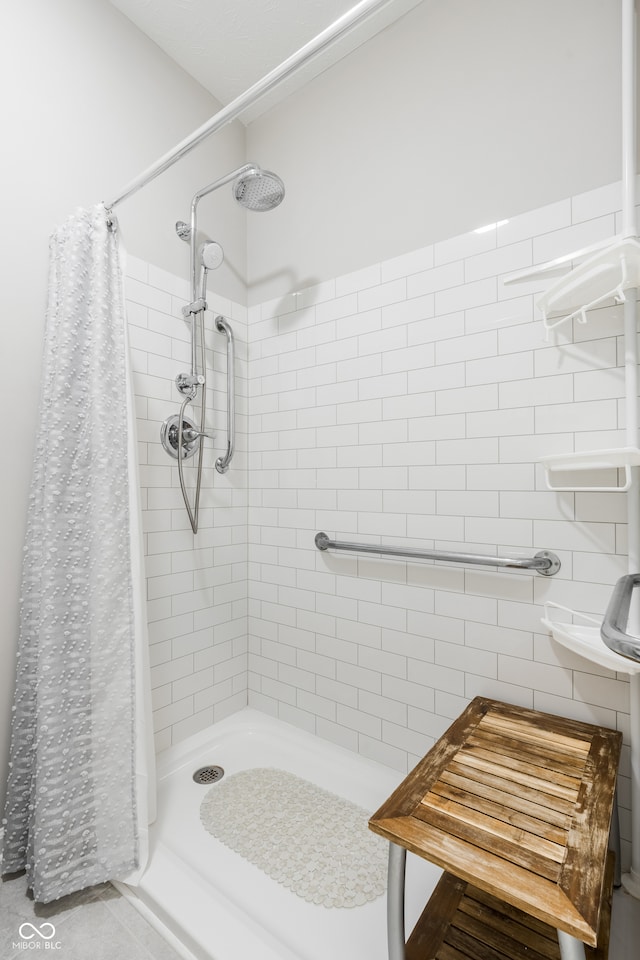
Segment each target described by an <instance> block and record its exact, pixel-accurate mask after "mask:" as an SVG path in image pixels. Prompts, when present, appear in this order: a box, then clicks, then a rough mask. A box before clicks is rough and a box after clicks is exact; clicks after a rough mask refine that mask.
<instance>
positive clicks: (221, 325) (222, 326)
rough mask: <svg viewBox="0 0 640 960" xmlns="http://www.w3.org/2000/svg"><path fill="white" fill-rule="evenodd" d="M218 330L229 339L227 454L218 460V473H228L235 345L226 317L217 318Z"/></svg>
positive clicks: (232, 442)
mask: <svg viewBox="0 0 640 960" xmlns="http://www.w3.org/2000/svg"><path fill="white" fill-rule="evenodd" d="M216 330H219V331H220V333H224V334H225V335H226V337H227V452H226V453H225V455H224V456H223V457H218V459H217V460H216V470H217V471H218V473H226V472H227V470H228V469H229V464H230V463H231V459H232V457H233V453H234V448H235V396H236V395H235V375H234V370H235V345H234V340H233V332H232V330H231V327H230V326H229V324H228V323H227V321H226V320H225V318H224V317H216Z"/></svg>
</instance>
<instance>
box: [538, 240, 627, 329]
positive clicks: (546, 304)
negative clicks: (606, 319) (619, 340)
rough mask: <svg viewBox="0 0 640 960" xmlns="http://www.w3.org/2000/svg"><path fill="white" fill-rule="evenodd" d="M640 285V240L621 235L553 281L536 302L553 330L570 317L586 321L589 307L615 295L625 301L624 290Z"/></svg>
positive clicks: (547, 324)
mask: <svg viewBox="0 0 640 960" xmlns="http://www.w3.org/2000/svg"><path fill="white" fill-rule="evenodd" d="M638 286H640V243H639V242H638V240H637V239H636V238H635V237H617V238H615V239H614V240H613V241H612V242H611V243H610V244H609V245H608V246H606V247H605V248H604V249H602V250H598V251H597V252H596V253H594V254H593V255H592V256H590V257H588V258H587V259H586V260H583V262H582V263H580V264H578V266H576V267H574V269H573V270H571V271H569V273H567V274H565V275H564V276H562V277H560V278H559V279H558V280H556V281H555V282H554V283H552V284H551V286H550V287H549V289H548V290H547V291H546V292H545V293H544V294H543V295H542V296H541V297H540V298H539V300H538V301H537V302H536V306H537V307H538V309H539V310H540V311H541V313H542V317H543V320H544V325H545V328H546V329H547V330H553V329H554V327H557V326H559V325H560V324H561V323H565V322H566V321H568V320H573V319H577V320H578V321H579V322H580V323H585V322H586V319H587V311H588V310H592V309H593V308H594V307H597V306H599V305H600V304H602V303H604V302H605V301H607V300H611V299H614V300H616V301H618V302H619V303H622V302H624V300H625V293H624V291H625V290H628V289H630V288H631V287H638ZM552 314H553V315H554V316H553V317H551V315H552ZM557 314H562V315H561V316H556V315H557Z"/></svg>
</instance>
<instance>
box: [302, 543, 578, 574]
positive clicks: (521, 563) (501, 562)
mask: <svg viewBox="0 0 640 960" xmlns="http://www.w3.org/2000/svg"><path fill="white" fill-rule="evenodd" d="M315 544H316V547H317V548H318V550H344V551H346V552H349V553H377V554H383V555H384V556H387V557H408V558H409V559H411V560H443V561H445V562H447V563H472V564H479V565H482V566H486V567H511V568H515V569H517V570H535V572H536V573H539V574H541V575H542V576H543V577H553V576H555V574H556V573H557V572H558V570H559V569H560V559H559V558H558V557H557V556H556V555H555V553H551V551H550V550H541V551H540V552H539V553H536V554H535V556H533V557H489V556H484V555H483V554H479V553H453V552H451V551H448V550H423V549H419V548H416V547H391V546H385V545H384V544H381V543H350V542H349V541H347V540H330V539H329V537H328V536H327V534H326V533H317V534H316V537H315Z"/></svg>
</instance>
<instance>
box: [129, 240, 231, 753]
mask: <svg viewBox="0 0 640 960" xmlns="http://www.w3.org/2000/svg"><path fill="white" fill-rule="evenodd" d="M126 272H127V278H126V284H125V294H126V298H127V316H128V321H129V340H130V348H131V356H132V363H133V370H134V391H135V395H136V405H137V427H138V440H139V449H140V458H139V464H140V467H139V470H140V487H141V498H142V511H143V514H142V515H143V529H144V541H145V544H144V545H145V558H146V573H147V606H148V620H149V644H150V660H151V684H152V690H153V707H154V714H153V715H154V727H155V731H156V745H157V748H158V749H159V750H161V749H163V748H165V747H168V746H169V745H170V744H171V743H176V742H178V741H180V740H182V739H184V738H185V737H187V736H188V735H189V734H191V733H195V732H196V731H197V730H200V729H202V728H203V727H206V726H208V725H209V724H211V723H213V722H214V721H215V720H218V719H221V718H222V717H223V716H225V715H226V714H228V713H232V712H234V711H235V710H238V709H240V708H241V707H243V706H245V705H246V702H247V599H246V597H247V536H246V535H247V509H246V505H247V485H246V393H247V390H246V383H247V380H246V308H244V307H241V306H239V305H238V304H236V303H231V302H230V301H229V300H224V299H222V298H220V297H216V295H215V293H210V294H209V296H208V303H209V306H210V310H208V311H207V313H206V315H205V318H206V338H205V339H206V346H207V368H208V380H209V385H210V386H209V391H208V401H207V408H208V410H209V411H210V414H209V421H208V425H207V426H208V428H209V429H211V428H213V429H214V430H215V433H216V440H215V444H212V443H211V442H210V441H207V442H206V446H205V459H204V472H203V487H202V496H201V507H200V524H199V531H198V534H197V536H196V537H194V535H193V533H192V531H191V527H190V525H189V520H188V518H187V515H186V512H185V510H184V507H183V505H182V494H181V491H180V486H179V480H178V471H177V466H176V461H175V460H172V459H171V458H170V457H169V456H168V455H167V454H166V453H165V451H164V450H163V448H162V446H161V445H160V425H161V423H162V421H163V420H164V419H165V417H167V416H170V415H171V414H177V413H178V411H179V408H180V401H181V399H182V398H181V397H180V395H179V393H178V391H177V389H176V387H175V384H174V379H175V376H176V374H177V373H178V372H188V371H189V369H190V348H189V340H190V335H189V328H188V325H187V324H186V323H185V321H184V319H183V317H182V314H181V307H182V306H183V305H184V304H185V303H186V302H187V301H188V299H189V290H188V284H187V283H186V281H184V280H182V279H180V278H178V277H175V276H172V275H171V274H168V273H166V272H165V271H163V270H159V269H158V268H156V267H154V266H152V265H150V264H147V263H145V262H143V261H141V260H138V259H137V258H134V257H128V258H127V261H126ZM218 314H223V315H224V316H225V317H227V318H228V319H229V320H230V321H231V325H232V328H233V331H234V335H235V339H236V353H237V358H236V398H237V413H236V431H237V433H236V441H237V452H236V455H235V459H234V461H233V469H231V470H229V472H228V473H227V474H225V475H224V476H221V475H220V474H218V473H217V471H216V470H215V468H214V461H215V458H216V457H217V456H219V455H220V454H221V453H224V451H225V449H226V339H225V337H224V336H223V335H222V334H220V333H217V332H215V331H214V328H213V320H214V317H215V316H217V315H218ZM191 409H193V408H191ZM186 414H187V416H189V415H191V418H192V419H195V420H196V423H197V424H198V425H199V413H198V414H196V416H195V417H194V415H193V413H191V414H189V408H187V411H186ZM193 462H194V461H189V463H190V464H191V463H193ZM185 473H186V474H187V476H188V480H187V482H188V484H189V487H190V491H191V495H192V496H193V486H194V473H195V471H194V468H193V467H191V466H190V467H187V468H186V471H185Z"/></svg>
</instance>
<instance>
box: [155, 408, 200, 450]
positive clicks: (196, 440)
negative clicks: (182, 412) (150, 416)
mask: <svg viewBox="0 0 640 960" xmlns="http://www.w3.org/2000/svg"><path fill="white" fill-rule="evenodd" d="M179 423H180V417H179V416H178V414H177V413H175V414H174V415H173V416H172V417H167V419H166V420H165V421H164V423H163V424H162V426H161V427H160V442H161V443H162V446H163V447H164V449H165V450H166V451H167V453H168V454H169V456H170V457H173V459H174V460H177V459H178V424H179ZM199 446H200V433H199V432H198V430H197V428H196V425H195V423H194V422H193V420H190V419H189V417H185V416H183V418H182V459H183V460H188V459H189V457H193V456H194V454H196V453H197V452H198V448H199Z"/></svg>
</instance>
